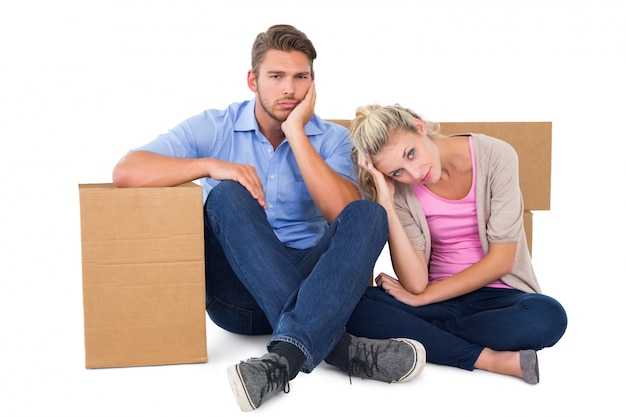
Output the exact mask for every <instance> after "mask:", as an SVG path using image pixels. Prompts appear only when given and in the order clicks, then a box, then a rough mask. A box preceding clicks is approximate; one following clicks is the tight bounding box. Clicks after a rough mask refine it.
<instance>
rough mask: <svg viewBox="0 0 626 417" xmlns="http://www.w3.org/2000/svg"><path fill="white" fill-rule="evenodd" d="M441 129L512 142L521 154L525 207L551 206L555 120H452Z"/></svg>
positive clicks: (521, 175) (521, 177)
mask: <svg viewBox="0 0 626 417" xmlns="http://www.w3.org/2000/svg"><path fill="white" fill-rule="evenodd" d="M441 132H442V133H443V134H446V135H448V134H454V133H484V134H485V135H489V136H493V137H496V138H499V139H502V140H504V141H506V142H508V143H510V144H511V145H512V146H513V147H514V148H515V150H516V151H517V156H518V158H519V175H520V187H521V189H522V195H523V196H524V209H526V210H531V211H532V210H550V184H551V172H552V163H551V161H552V123H551V122H453V123H449V122H448V123H441Z"/></svg>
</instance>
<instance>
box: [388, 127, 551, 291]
mask: <svg viewBox="0 0 626 417" xmlns="http://www.w3.org/2000/svg"><path fill="white" fill-rule="evenodd" d="M470 134H471V135H472V136H473V138H474V155H475V158H476V170H477V172H476V211H477V217H478V233H479V236H480V242H481V244H482V247H483V251H484V252H485V253H487V251H488V249H489V242H493V243H507V242H515V241H516V242H517V253H516V256H515V262H514V264H513V269H512V271H511V272H510V273H509V274H506V275H504V276H502V277H501V279H502V281H504V282H505V283H506V284H508V285H510V286H511V287H513V288H517V289H519V290H521V291H524V292H536V293H540V292H541V288H540V287H539V282H538V281H537V277H536V276H535V272H534V270H533V267H532V263H531V257H530V252H529V250H528V245H527V243H526V235H525V233H524V202H523V200H522V192H521V190H520V186H519V172H518V158H517V153H516V152H515V150H514V149H513V147H512V146H511V145H509V144H508V143H506V142H504V141H503V140H500V139H496V138H493V137H490V136H487V135H482V134H476V133H466V134H463V135H470ZM455 136H461V135H460V134H459V135H455ZM395 205H396V211H397V212H398V216H399V218H400V221H401V222H402V224H403V226H404V229H405V230H406V233H407V235H408V237H409V239H410V240H411V243H412V244H413V247H414V248H415V250H423V251H424V252H425V256H426V259H427V260H428V259H430V253H431V239H430V231H429V229H428V223H427V222H426V217H425V215H424V210H423V209H422V205H421V203H420V202H419V200H418V199H417V197H416V196H415V193H414V191H413V187H412V186H411V185H410V184H400V183H396V191H395Z"/></svg>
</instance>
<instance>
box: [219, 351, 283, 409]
mask: <svg viewBox="0 0 626 417" xmlns="http://www.w3.org/2000/svg"><path fill="white" fill-rule="evenodd" d="M227 375H228V381H229V382H230V387H231V388H232V390H233V394H235V398H236V399H237V403H238V404H239V408H241V411H252V410H255V409H257V408H259V407H260V406H261V404H263V403H264V402H265V401H267V399H268V398H270V397H271V396H273V395H274V394H276V393H278V391H283V392H284V393H288V392H289V369H288V364H287V359H285V358H283V357H282V356H280V355H277V354H276V353H266V354H265V355H263V356H262V357H260V358H250V359H248V360H247V361H245V362H244V361H242V362H240V363H238V364H236V365H232V366H231V367H229V368H228V370H227Z"/></svg>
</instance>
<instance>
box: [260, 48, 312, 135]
mask: <svg viewBox="0 0 626 417" xmlns="http://www.w3.org/2000/svg"><path fill="white" fill-rule="evenodd" d="M258 72H259V75H258V77H256V76H255V75H254V74H253V73H252V71H250V72H249V74H248V85H249V87H250V89H251V90H252V91H254V92H255V93H256V95H257V103H258V104H260V106H261V108H262V111H263V112H264V113H265V116H269V117H270V118H272V119H274V120H276V121H278V122H281V123H282V122H284V121H285V119H287V116H289V114H290V113H291V111H292V110H293V109H294V108H295V107H296V106H297V105H298V104H299V103H300V102H301V101H302V99H303V98H304V96H305V95H306V93H307V91H308V89H309V86H310V85H311V81H312V75H313V74H312V72H311V65H310V63H309V59H308V58H307V56H306V55H305V54H304V53H302V52H298V51H292V52H283V51H278V50H275V49H271V50H269V51H268V52H267V54H266V55H265V58H264V59H263V62H261V64H260V65H259V71H258ZM257 110H258V108H257ZM262 117H263V115H260V114H257V118H262Z"/></svg>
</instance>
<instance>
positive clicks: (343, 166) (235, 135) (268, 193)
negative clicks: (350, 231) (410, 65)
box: [134, 100, 356, 249]
mask: <svg viewBox="0 0 626 417" xmlns="http://www.w3.org/2000/svg"><path fill="white" fill-rule="evenodd" d="M254 104H255V101H254V100H249V101H244V102H242V103H233V104H231V105H230V106H228V108H226V109H225V110H215V109H210V110H205V111H204V112H202V113H200V114H198V115H196V116H193V117H190V118H189V119H187V120H185V121H183V122H182V123H180V124H178V125H177V126H176V127H174V128H173V129H171V130H170V131H169V132H167V133H164V134H162V135H159V136H158V137H157V138H156V139H154V140H153V141H152V142H150V143H148V144H146V145H144V146H142V147H140V148H137V149H134V150H146V151H151V152H154V153H157V154H161V155H169V156H174V157H179V158H216V159H221V160H224V161H229V162H236V163H241V164H248V165H252V166H254V167H255V168H256V171H257V174H258V175H259V177H260V178H261V181H262V183H263V189H264V191H265V198H266V200H267V209H266V214H267V218H268V220H269V223H270V224H271V225H272V227H273V228H274V232H275V233H276V236H278V238H279V239H280V241H281V242H283V244H285V245H286V246H289V247H293V248H297V249H304V248H309V247H311V246H313V245H314V244H315V242H317V240H318V239H319V238H320V236H321V235H322V233H323V232H324V230H325V229H326V228H327V227H328V224H327V223H326V220H325V219H324V217H323V216H322V214H321V213H320V211H319V210H318V209H317V207H316V206H315V203H314V202H313V199H312V198H311V196H310V194H309V192H308V190H307V187H306V184H305V183H304V180H303V179H302V174H301V172H300V169H299V168H298V164H297V163H296V158H295V155H294V154H293V152H292V150H291V147H290V146H289V142H288V141H287V140H286V139H285V140H284V141H283V142H282V143H281V144H280V145H279V146H278V147H277V148H276V150H274V148H273V147H272V145H271V144H270V142H269V141H268V140H267V139H266V138H265V136H263V134H262V133H261V132H260V130H259V126H258V123H257V121H256V118H255V117H254ZM304 130H305V132H306V134H307V135H308V137H309V140H310V141H311V143H312V145H313V147H314V148H315V149H316V150H317V152H318V153H319V154H320V156H321V157H322V159H324V161H326V163H327V164H328V165H329V166H330V167H331V168H332V169H333V170H335V171H336V172H337V173H339V174H340V175H342V176H343V177H345V178H347V179H349V180H350V181H352V182H353V183H354V184H356V176H355V172H354V166H353V165H352V162H351V157H350V154H351V151H352V142H351V141H350V140H349V132H348V130H347V129H346V128H345V127H343V126H340V125H337V124H334V123H329V122H326V121H324V120H322V119H321V118H319V117H318V116H317V115H315V116H313V118H312V119H311V121H310V122H309V123H307V125H306V126H305V128H304ZM218 182H219V181H217V180H214V179H211V178H201V179H200V184H201V185H202V187H203V190H204V200H205V201H206V198H207V196H208V195H209V193H210V192H211V190H212V189H213V187H214V186H215V185H216V184H217V183H218Z"/></svg>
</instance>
